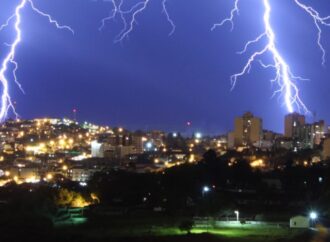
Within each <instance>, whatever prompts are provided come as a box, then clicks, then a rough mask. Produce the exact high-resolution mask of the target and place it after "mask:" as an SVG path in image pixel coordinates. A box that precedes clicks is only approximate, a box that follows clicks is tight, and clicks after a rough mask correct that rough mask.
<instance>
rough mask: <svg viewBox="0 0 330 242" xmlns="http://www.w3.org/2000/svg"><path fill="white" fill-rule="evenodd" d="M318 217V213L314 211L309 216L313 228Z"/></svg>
mask: <svg viewBox="0 0 330 242" xmlns="http://www.w3.org/2000/svg"><path fill="white" fill-rule="evenodd" d="M317 217H318V215H317V213H316V212H314V211H312V212H310V214H309V218H310V219H311V221H312V226H314V223H315V220H316V219H317Z"/></svg>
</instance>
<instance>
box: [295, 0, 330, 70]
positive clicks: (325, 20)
mask: <svg viewBox="0 0 330 242" xmlns="http://www.w3.org/2000/svg"><path fill="white" fill-rule="evenodd" d="M295 3H296V4H297V5H298V6H299V7H300V8H302V9H303V10H304V11H305V12H306V13H307V14H308V15H309V16H311V17H312V19H313V21H314V24H315V27H316V28H317V32H318V34H317V44H318V46H319V48H320V50H321V52H322V65H325V62H326V61H325V56H326V52H325V49H324V47H323V45H322V26H326V27H329V26H330V16H326V17H321V16H320V14H319V12H317V11H316V10H315V9H314V8H312V7H310V6H307V5H305V4H302V3H301V2H300V1H299V0H295Z"/></svg>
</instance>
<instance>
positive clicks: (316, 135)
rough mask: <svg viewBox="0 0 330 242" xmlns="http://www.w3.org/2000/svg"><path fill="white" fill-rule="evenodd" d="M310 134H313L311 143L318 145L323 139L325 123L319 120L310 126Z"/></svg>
mask: <svg viewBox="0 0 330 242" xmlns="http://www.w3.org/2000/svg"><path fill="white" fill-rule="evenodd" d="M312 126H313V129H312V134H313V143H314V145H320V144H321V142H322V140H323V139H324V137H325V133H326V131H325V122H324V120H320V121H318V122H315V123H313V124H312Z"/></svg>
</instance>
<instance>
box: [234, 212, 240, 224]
mask: <svg viewBox="0 0 330 242" xmlns="http://www.w3.org/2000/svg"><path fill="white" fill-rule="evenodd" d="M235 214H236V220H237V222H239V211H238V210H236V211H235Z"/></svg>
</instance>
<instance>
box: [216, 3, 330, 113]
mask: <svg viewBox="0 0 330 242" xmlns="http://www.w3.org/2000/svg"><path fill="white" fill-rule="evenodd" d="M239 3H240V1H239V0H235V3H234V7H233V8H232V10H231V12H230V16H229V17H228V18H225V19H224V20H222V22H220V23H217V24H214V25H213V27H212V30H214V29H215V28H217V27H220V26H223V25H224V24H226V23H230V24H231V26H232V29H233V27H234V18H235V16H237V15H238V14H239ZM262 3H263V6H264V16H263V23H264V32H263V33H261V34H260V35H259V36H257V37H256V38H255V39H254V40H250V41H248V42H247V43H246V45H245V46H244V49H243V50H242V51H240V52H239V54H245V53H246V51H247V50H248V49H249V47H250V46H251V45H253V44H257V43H259V42H260V41H261V40H266V44H265V45H264V46H263V47H262V48H260V49H259V50H257V51H255V52H254V53H253V54H252V55H251V56H250V57H249V58H248V60H247V62H246V64H245V66H244V67H243V69H242V70H241V72H239V73H236V74H234V75H232V76H231V83H232V88H234V87H235V85H236V83H237V80H238V79H239V78H240V77H242V76H244V75H246V74H248V73H249V72H250V70H251V68H252V64H253V63H255V62H256V61H259V63H260V65H261V66H262V67H263V68H273V69H274V70H275V78H274V79H273V80H272V82H274V83H277V85H278V89H277V90H276V91H275V92H274V94H273V96H274V95H276V94H279V95H280V96H282V97H283V98H284V103H285V106H286V108H287V110H288V112H290V113H292V112H294V111H298V112H305V113H308V112H309V111H308V108H307V107H306V105H305V104H304V102H303V101H302V99H301V97H300V93H299V88H298V86H297V81H299V80H303V78H301V77H299V76H295V75H294V74H293V73H292V71H291V69H290V66H289V64H288V63H287V62H286V60H285V59H284V58H283V56H282V55H281V53H280V52H279V50H278V48H277V45H276V35H275V32H274V29H273V27H272V25H271V13H272V8H271V4H270V1H269V0H262ZM295 3H296V4H297V5H298V6H299V7H300V8H301V9H303V10H304V11H305V12H306V13H307V14H308V15H309V16H311V17H312V18H313V21H314V24H315V26H316V28H317V30H318V40H317V44H318V46H319V48H320V49H321V51H322V63H323V64H324V63H325V54H326V53H325V49H324V47H323V45H322V43H321V37H322V29H321V26H330V16H326V17H321V16H320V14H319V13H318V12H317V11H316V10H315V9H313V8H312V7H310V6H307V5H305V4H302V3H301V2H300V1H299V0H295ZM266 53H268V54H270V55H271V56H272V59H273V63H270V64H264V63H263V62H261V60H260V59H259V58H260V57H262V56H264V55H265V54H266Z"/></svg>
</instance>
